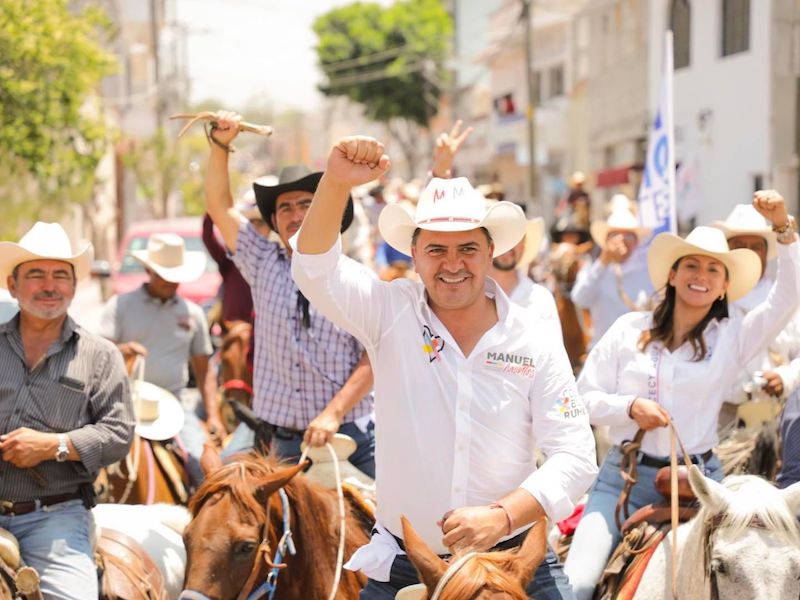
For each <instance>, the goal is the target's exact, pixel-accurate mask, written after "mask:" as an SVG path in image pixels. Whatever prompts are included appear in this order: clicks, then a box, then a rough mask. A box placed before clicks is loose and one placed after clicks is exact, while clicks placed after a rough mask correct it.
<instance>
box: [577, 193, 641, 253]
mask: <svg viewBox="0 0 800 600" xmlns="http://www.w3.org/2000/svg"><path fill="white" fill-rule="evenodd" d="M610 204H611V213H610V214H609V215H608V218H607V219H606V220H605V221H603V220H598V221H595V222H593V223H592V224H591V225H590V226H589V231H590V232H591V234H592V239H593V240H594V243H595V244H597V245H598V246H600V247H601V248H602V247H603V246H605V245H606V238H608V232H609V231H630V232H632V233H635V234H636V237H637V238H638V239H639V243H641V242H642V240H643V239H644V238H645V237H647V236H648V235H649V234H650V230H649V229H647V228H646V227H641V226H640V225H639V220H638V219H637V218H636V215H634V214H633V213H632V212H631V209H630V208H629V204H630V203H629V200H628V197H627V196H626V195H625V194H614V196H613V197H612V198H611V203H610Z"/></svg>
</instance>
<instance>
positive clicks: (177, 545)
mask: <svg viewBox="0 0 800 600" xmlns="http://www.w3.org/2000/svg"><path fill="white" fill-rule="evenodd" d="M92 513H93V514H94V519H95V524H96V525H97V529H98V535H99V533H100V530H101V529H113V530H116V531H119V532H121V533H124V534H125V535H127V536H129V537H131V538H133V539H134V540H136V541H137V542H139V543H140V544H141V545H142V546H143V547H144V549H145V550H146V551H147V553H148V554H149V555H150V558H152V559H153V562H154V563H155V564H156V565H157V566H158V568H159V570H160V571H161V575H162V576H163V577H164V583H165V585H166V588H167V593H168V594H169V597H170V598H178V597H179V596H180V594H181V590H183V574H184V571H185V570H186V550H185V549H184V547H183V530H184V529H185V528H186V525H188V524H189V521H190V520H191V516H190V515H189V511H188V510H186V508H185V507H183V506H173V505H169V504H153V505H149V506H148V505H144V504H98V505H97V506H95V507H94V508H93V509H92Z"/></svg>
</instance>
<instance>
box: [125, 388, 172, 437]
mask: <svg viewBox="0 0 800 600" xmlns="http://www.w3.org/2000/svg"><path fill="white" fill-rule="evenodd" d="M131 400H132V401H133V410H134V412H135V413H136V433H137V435H139V437H143V438H145V439H146V440H156V441H162V440H168V439H170V438H174V437H175V436H176V435H178V432H179V431H180V430H181V429H182V428H183V422H184V419H185V416H184V414H183V407H182V406H181V403H180V400H178V399H177V398H176V397H175V395H174V394H172V393H170V392H169V391H167V390H165V389H164V388H161V387H158V386H157V385H154V384H152V383H150V382H148V381H143V380H141V379H135V380H133V381H132V382H131Z"/></svg>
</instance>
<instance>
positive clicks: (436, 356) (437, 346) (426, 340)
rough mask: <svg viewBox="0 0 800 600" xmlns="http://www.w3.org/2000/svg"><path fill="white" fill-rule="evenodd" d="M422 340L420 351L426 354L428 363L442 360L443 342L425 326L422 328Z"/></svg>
mask: <svg viewBox="0 0 800 600" xmlns="http://www.w3.org/2000/svg"><path fill="white" fill-rule="evenodd" d="M422 340H423V344H422V349H423V350H424V351H425V352H426V353H427V354H428V360H429V361H430V362H433V361H435V360H442V350H444V340H443V339H442V338H441V337H440V336H438V335H433V332H432V331H431V328H430V327H428V326H427V325H423V327H422Z"/></svg>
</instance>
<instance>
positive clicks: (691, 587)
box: [634, 466, 800, 600]
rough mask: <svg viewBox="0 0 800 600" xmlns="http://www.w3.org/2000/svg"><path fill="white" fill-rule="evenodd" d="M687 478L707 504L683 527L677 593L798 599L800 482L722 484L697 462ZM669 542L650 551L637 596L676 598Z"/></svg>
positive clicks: (703, 599)
mask: <svg viewBox="0 0 800 600" xmlns="http://www.w3.org/2000/svg"><path fill="white" fill-rule="evenodd" d="M689 481H690V483H691V485H692V489H693V490H694V493H695V495H696V496H697V498H698V499H699V500H700V504H701V506H702V508H701V510H700V512H699V513H698V515H697V516H696V517H695V518H694V519H692V520H691V521H689V522H688V523H685V524H684V525H681V526H680V527H679V528H678V550H679V559H678V573H677V578H678V588H677V591H678V598H680V599H681V600H709V599H710V600H778V599H779V598H780V599H784V598H786V599H789V598H800V528H799V527H798V522H797V515H798V513H800V483H797V484H795V485H793V486H791V487H789V488H787V489H785V490H779V489H777V488H776V487H774V486H773V485H772V484H771V483H769V482H767V481H766V480H764V479H761V478H760V477H756V476H754V475H731V476H729V477H727V478H726V479H725V480H724V481H723V483H722V484H720V483H717V482H716V481H713V480H711V479H708V478H706V477H704V476H703V475H702V474H701V473H700V471H699V469H698V468H697V467H695V466H692V468H691V469H690V471H689ZM671 542H672V537H671V535H668V536H667V537H666V538H664V540H663V541H662V542H661V545H660V546H659V547H658V549H657V550H656V551H655V553H654V554H653V557H652V559H651V560H650V563H649V564H648V565H647V569H646V570H645V572H644V575H643V576H642V581H641V583H640V584H639V588H638V590H637V591H636V595H635V596H634V600H660V599H664V600H667V599H671V598H672V575H671V569H672V566H671V565H672V560H671V559H672V556H671V553H672V548H671ZM706 549H707V551H706ZM715 594H716V595H715Z"/></svg>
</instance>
